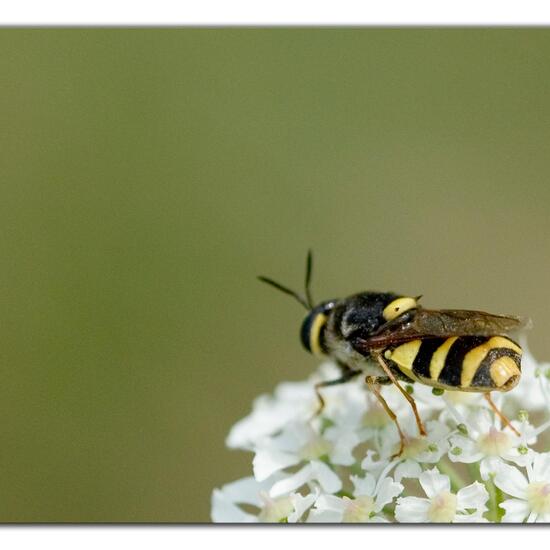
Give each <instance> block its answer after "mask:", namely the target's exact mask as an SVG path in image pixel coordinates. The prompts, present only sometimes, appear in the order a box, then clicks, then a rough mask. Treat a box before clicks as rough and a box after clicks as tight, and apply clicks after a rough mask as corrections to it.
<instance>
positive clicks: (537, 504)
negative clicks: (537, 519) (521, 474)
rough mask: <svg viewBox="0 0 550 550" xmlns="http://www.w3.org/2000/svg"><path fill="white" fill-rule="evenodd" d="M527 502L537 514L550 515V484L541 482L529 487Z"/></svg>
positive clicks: (530, 484)
mask: <svg viewBox="0 0 550 550" xmlns="http://www.w3.org/2000/svg"><path fill="white" fill-rule="evenodd" d="M527 502H528V503H529V506H530V508H531V510H532V511H533V512H535V513H537V514H550V483H547V482H545V481H539V482H538V483H529V485H528V486H527Z"/></svg>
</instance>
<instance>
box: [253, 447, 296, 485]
mask: <svg viewBox="0 0 550 550" xmlns="http://www.w3.org/2000/svg"><path fill="white" fill-rule="evenodd" d="M298 462H300V458H299V457H298V456H296V455H294V454H290V453H284V452H281V451H276V450H269V449H265V450H259V451H258V452H257V453H256V455H255V456H254V460H253V461H252V467H253V470H254V477H255V478H256V480H257V481H263V480H264V479H267V478H268V477H269V476H270V475H272V474H273V473H275V472H277V471H279V470H283V469H284V468H288V467H289V466H294V465H295V464H298Z"/></svg>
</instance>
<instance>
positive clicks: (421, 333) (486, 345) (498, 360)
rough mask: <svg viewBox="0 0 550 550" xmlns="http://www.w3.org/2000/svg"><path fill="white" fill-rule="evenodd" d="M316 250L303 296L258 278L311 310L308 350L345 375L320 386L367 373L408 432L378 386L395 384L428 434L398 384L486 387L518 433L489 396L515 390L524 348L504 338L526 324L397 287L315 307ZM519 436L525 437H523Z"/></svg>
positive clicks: (304, 331)
mask: <svg viewBox="0 0 550 550" xmlns="http://www.w3.org/2000/svg"><path fill="white" fill-rule="evenodd" d="M312 263H313V258H312V253H311V251H310V252H309V253H308V255H307V260H306V276H305V294H304V296H302V295H300V294H298V293H297V292H294V291H293V290H290V289H289V288H287V287H285V286H283V285H281V284H279V283H277V282H275V281H274V280H272V279H270V278H267V277H263V276H260V277H258V278H259V279H260V280H261V281H262V282H264V283H267V284H269V285H271V286H273V287H275V288H276V289H278V290H280V291H282V292H284V293H285V294H289V295H290V296H293V297H294V298H295V299H296V300H297V301H298V302H299V303H300V304H302V305H303V306H304V307H305V308H306V309H307V310H308V314H307V316H306V317H305V319H304V321H303V323H302V327H301V330H300V339H301V342H302V345H303V346H304V348H305V349H306V350H307V351H309V352H311V353H313V354H315V355H319V356H326V357H330V358H332V359H333V360H334V361H335V362H336V364H337V365H338V366H339V367H340V369H341V376H340V377H339V378H336V379H334V380H327V381H323V382H320V383H318V384H316V385H315V392H316V395H317V398H318V401H319V407H318V411H317V413H316V414H319V413H320V412H321V411H322V410H323V408H324V404H325V402H324V399H323V396H322V395H321V392H320V389H321V388H323V387H327V386H333V385H336V384H343V383H345V382H348V381H349V380H351V379H353V378H355V377H356V376H359V375H361V374H362V375H364V376H365V381H366V383H367V386H368V387H369V389H370V390H372V392H373V393H374V394H375V396H376V397H377V399H378V401H379V402H380V404H381V405H382V407H383V408H384V410H385V411H386V412H387V413H388V415H389V416H390V418H391V419H392V420H393V422H394V423H395V425H396V427H397V430H398V432H399V437H400V442H401V443H400V449H399V452H398V453H396V456H399V455H400V454H401V453H402V452H403V449H404V444H405V436H404V434H403V432H402V430H401V427H400V425H399V421H398V419H397V417H396V415H395V413H394V412H393V411H392V410H391V409H390V407H389V406H388V404H387V402H386V401H385V399H384V398H383V396H382V395H381V392H380V385H384V384H394V385H395V386H396V387H397V388H398V390H399V391H400V392H401V393H402V394H403V396H404V397H405V399H407V401H408V402H409V403H410V406H411V408H412V411H413V413H414V416H415V419H416V424H417V426H418V430H419V433H420V434H421V435H426V430H425V428H424V425H423V423H422V419H421V418H420V416H419V414H418V410H417V407H416V403H415V401H414V398H413V397H412V395H410V394H409V392H407V391H406V390H405V388H403V386H402V385H401V383H400V382H402V381H404V382H407V383H415V382H418V383H421V384H426V385H428V386H432V387H433V388H437V389H438V390H451V391H453V390H454V391H466V392H481V393H483V394H484V396H485V398H486V399H487V402H488V403H489V405H490V407H491V408H492V409H493V410H494V412H495V414H497V415H498V416H499V417H500V418H501V419H502V421H503V423H504V424H505V425H506V426H508V427H509V428H510V429H512V430H513V431H514V432H515V433H516V434H518V432H517V430H516V429H515V428H514V427H513V426H512V425H511V424H510V422H509V420H508V419H507V418H506V417H505V416H504V415H503V414H502V413H501V411H500V410H499V409H498V408H497V407H496V406H495V404H494V403H493V401H492V399H491V396H490V393H491V392H493V391H500V392H505V391H509V390H511V389H512V388H514V387H515V386H516V385H517V384H518V382H519V380H520V376H521V355H522V350H521V347H520V346H519V345H518V344H517V343H516V342H514V341H513V340H512V339H510V338H509V337H508V336H506V334H507V333H509V332H511V331H514V330H517V329H519V328H521V327H523V326H525V325H526V324H527V322H526V321H525V320H523V319H521V318H519V317H511V316H503V315H493V314H491V313H485V312H482V311H468V310H455V309H449V310H444V309H442V310H430V309H424V308H423V307H422V306H421V305H420V304H419V300H420V298H421V296H417V297H410V296H403V295H401V294H396V293H393V292H372V291H369V292H361V293H358V294H354V295H352V296H349V297H347V298H343V299H334V300H326V301H324V302H321V303H320V304H318V305H315V304H314V302H313V300H312V297H311V292H310V283H311V274H312ZM518 435H519V434H518Z"/></svg>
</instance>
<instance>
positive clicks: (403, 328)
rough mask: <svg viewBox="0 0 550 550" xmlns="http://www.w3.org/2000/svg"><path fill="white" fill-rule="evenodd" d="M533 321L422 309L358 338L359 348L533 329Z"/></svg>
mask: <svg viewBox="0 0 550 550" xmlns="http://www.w3.org/2000/svg"><path fill="white" fill-rule="evenodd" d="M530 325H531V322H530V321H529V320H528V319H523V318H520V317H511V316H505V315H493V314H492V313H485V312H484V311H470V310H465V309H439V310H435V309H424V308H418V309H416V310H414V311H413V312H411V314H410V315H406V314H405V315H404V316H402V317H397V318H396V319H394V320H393V321H389V322H388V323H385V324H384V325H382V326H381V327H380V329H379V330H378V331H377V332H376V333H375V334H373V335H371V336H368V337H366V338H359V339H358V340H357V346H354V347H356V349H357V350H358V351H360V352H361V351H367V350H371V349H381V348H384V347H386V346H388V345H392V344H399V343H401V342H407V341H409V340H414V339H416V338H430V337H446V336H448V337H450V336H492V335H497V334H506V333H509V332H512V331H516V330H519V329H522V328H529V327H530Z"/></svg>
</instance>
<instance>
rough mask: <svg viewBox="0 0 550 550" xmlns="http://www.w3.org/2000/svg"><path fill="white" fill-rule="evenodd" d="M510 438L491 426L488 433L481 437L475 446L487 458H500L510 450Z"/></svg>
mask: <svg viewBox="0 0 550 550" xmlns="http://www.w3.org/2000/svg"><path fill="white" fill-rule="evenodd" d="M512 443H513V442H512V438H511V437H510V436H509V435H508V434H506V433H504V432H501V431H499V430H497V429H496V428H495V427H494V426H491V428H490V429H489V433H486V434H483V435H481V436H480V437H479V438H478V440H477V444H478V447H479V450H480V451H481V452H482V453H483V454H485V455H487V456H501V455H502V454H503V453H505V452H506V451H509V450H510V449H511V448H512Z"/></svg>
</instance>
